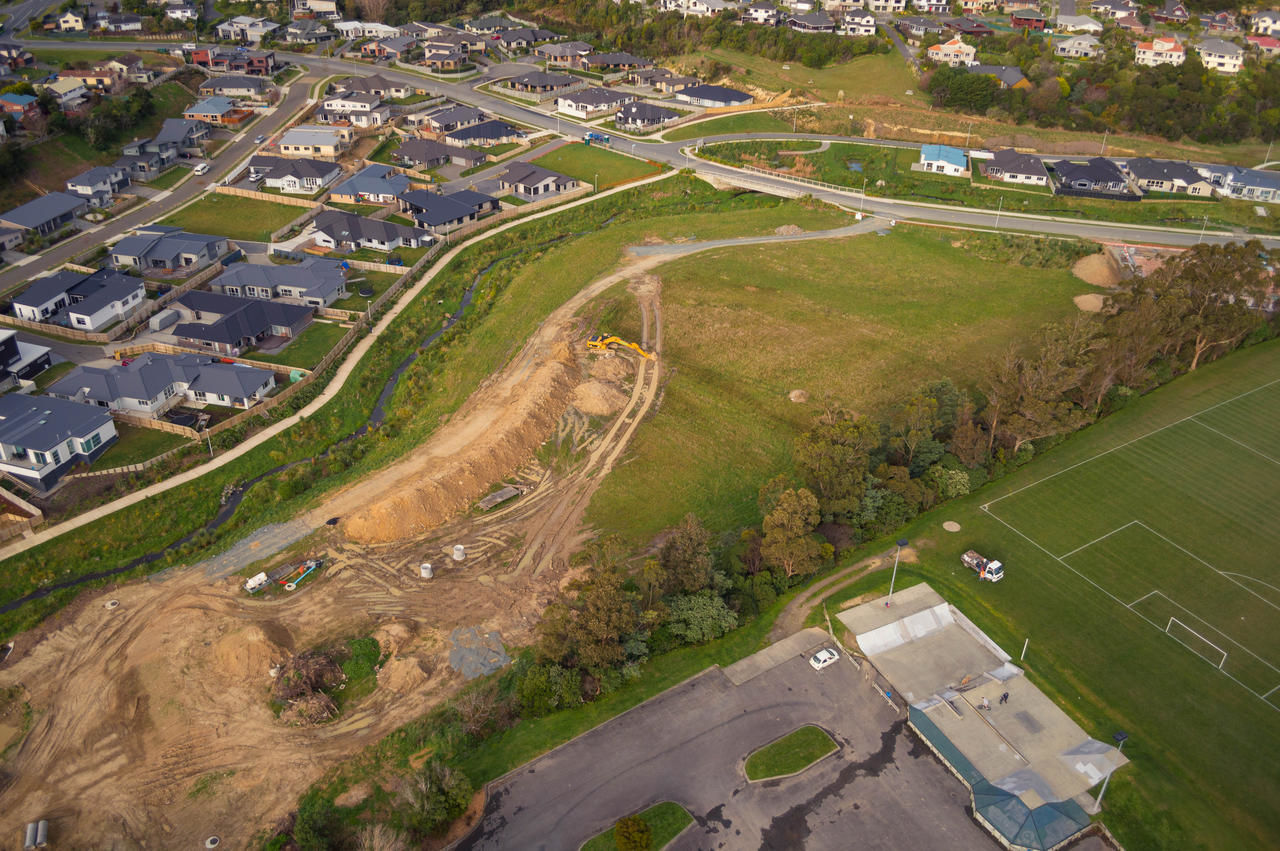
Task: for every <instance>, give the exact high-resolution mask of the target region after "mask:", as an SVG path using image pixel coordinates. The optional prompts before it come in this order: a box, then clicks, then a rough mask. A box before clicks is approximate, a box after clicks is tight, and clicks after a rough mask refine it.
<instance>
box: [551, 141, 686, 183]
mask: <svg viewBox="0 0 1280 851" xmlns="http://www.w3.org/2000/svg"><path fill="white" fill-rule="evenodd" d="M534 162H535V163H536V164H538V165H540V166H542V167H543V168H549V169H551V170H552V171H558V172H560V173H561V174H567V175H569V176H570V177H576V178H577V179H578V180H580V181H582V182H583V183H595V182H596V180H597V175H598V176H599V183H600V185H599V186H598V187H597V188H599V189H608V188H609V187H610V186H617V185H618V184H620V183H628V182H630V181H632V180H639V179H640V178H642V177H648V176H649V175H651V174H657V173H658V172H660V171H662V166H661V165H659V164H657V163H654V162H648V161H645V160H637V159H635V158H633V157H628V156H623V155H622V154H618V153H614V152H613V151H610V150H607V149H605V148H601V147H598V146H595V145H584V144H582V143H581V142H573V143H571V144H568V145H561V146H560V147H559V148H556V149H555V150H554V151H549V152H548V153H545V154H543V155H542V156H540V157H538V158H537V159H535V160H534Z"/></svg>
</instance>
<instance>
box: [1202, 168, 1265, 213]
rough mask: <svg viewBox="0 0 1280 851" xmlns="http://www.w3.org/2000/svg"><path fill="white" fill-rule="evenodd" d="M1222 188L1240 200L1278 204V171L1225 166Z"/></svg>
mask: <svg viewBox="0 0 1280 851" xmlns="http://www.w3.org/2000/svg"><path fill="white" fill-rule="evenodd" d="M1198 170H1199V171H1200V172H1201V173H1202V174H1203V173H1204V170H1203V169H1198ZM1224 188H1225V190H1226V194H1227V195H1229V196H1230V197H1232V198H1237V199H1239V200H1242V201H1261V202H1262V203H1264V204H1280V172H1274V171H1264V170H1262V169H1257V168H1240V167H1238V166H1227V172H1226V186H1225V187H1224Z"/></svg>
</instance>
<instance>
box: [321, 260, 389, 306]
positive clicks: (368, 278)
mask: <svg viewBox="0 0 1280 851" xmlns="http://www.w3.org/2000/svg"><path fill="white" fill-rule="evenodd" d="M354 277H356V278H361V279H362V280H354V279H353V280H352V281H350V282H348V283H347V292H349V293H351V295H349V296H347V297H346V298H344V299H339V300H338V301H335V302H334V303H333V306H334V307H336V308H337V309H338V310H364V309H365V308H367V307H368V306H369V302H371V301H373V300H374V299H376V298H377V297H378V296H380V295H382V294H383V293H384V292H386V291H387V288H388V287H390V286H391V285H392V284H394V283H395V282H396V280H397V279H398V277H399V276H398V275H393V274H391V273H390V272H366V271H364V270H361V269H357V270H355V273H354ZM365 287H368V288H369V289H371V290H373V295H371V296H362V295H360V290H361V289H363V288H365Z"/></svg>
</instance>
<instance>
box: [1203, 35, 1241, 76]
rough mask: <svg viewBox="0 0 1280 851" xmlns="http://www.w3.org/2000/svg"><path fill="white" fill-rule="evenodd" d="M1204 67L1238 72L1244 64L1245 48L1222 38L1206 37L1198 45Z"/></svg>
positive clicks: (1226, 71) (1224, 72)
mask: <svg viewBox="0 0 1280 851" xmlns="http://www.w3.org/2000/svg"><path fill="white" fill-rule="evenodd" d="M1196 53H1198V54H1200V61H1201V62H1203V63H1204V67H1206V68H1212V69H1213V70H1214V71H1220V72H1221V73H1223V74H1238V73H1240V69H1241V68H1242V67H1243V66H1244V48H1243V47H1241V46H1240V45H1238V44H1233V43H1232V42H1229V41H1224V40H1223V39H1220V38H1206V39H1205V40H1204V41H1202V42H1200V43H1199V44H1197V45H1196Z"/></svg>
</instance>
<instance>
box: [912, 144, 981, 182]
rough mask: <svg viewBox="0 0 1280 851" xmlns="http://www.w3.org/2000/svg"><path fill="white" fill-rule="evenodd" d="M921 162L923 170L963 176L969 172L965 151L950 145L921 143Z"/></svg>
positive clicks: (951, 175)
mask: <svg viewBox="0 0 1280 851" xmlns="http://www.w3.org/2000/svg"><path fill="white" fill-rule="evenodd" d="M919 164H920V165H921V166H922V167H923V168H922V169H921V170H922V171H930V172H934V173H935V174H945V175H947V176H948V177H962V176H963V175H966V174H968V173H969V163H968V161H967V160H966V159H965V156H964V151H962V150H960V149H959V148H953V147H951V146H950V145H921V146H920V160H919Z"/></svg>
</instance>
